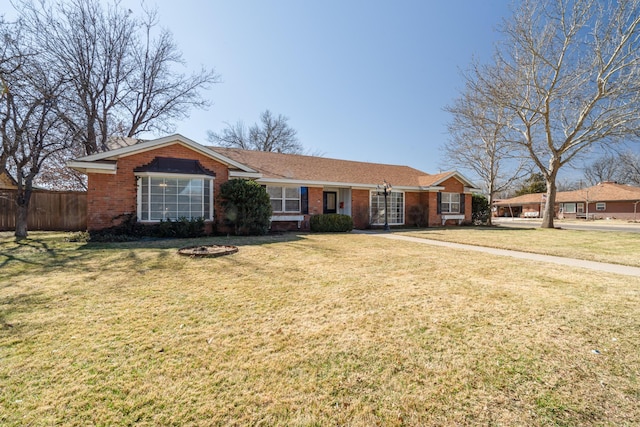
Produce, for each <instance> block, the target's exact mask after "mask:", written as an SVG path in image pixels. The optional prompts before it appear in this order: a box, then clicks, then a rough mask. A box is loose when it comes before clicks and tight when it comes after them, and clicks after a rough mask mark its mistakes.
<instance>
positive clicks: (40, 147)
mask: <svg viewBox="0 0 640 427" xmlns="http://www.w3.org/2000/svg"><path fill="white" fill-rule="evenodd" d="M29 41H31V40H30V39H29V38H26V37H25V38H24V39H23V40H22V41H20V43H22V44H24V46H25V47H24V51H25V52H35V53H37V49H36V47H34V46H28V45H27V43H29ZM15 59H16V60H17V61H18V62H19V63H17V64H16V65H15V66H14V67H13V69H14V72H13V73H12V74H11V81H10V82H9V83H7V90H6V91H5V92H4V98H5V102H4V105H5V106H6V109H3V111H2V139H3V141H10V142H11V144H12V146H13V149H12V150H11V151H10V152H8V154H7V166H8V170H9V171H10V172H12V174H13V175H14V177H15V180H16V184H17V194H16V205H17V210H16V229H15V236H16V238H18V239H22V238H25V237H27V218H28V213H29V204H30V201H31V194H32V191H33V184H34V181H35V179H36V177H37V176H38V174H39V173H40V170H41V168H42V166H43V164H44V163H45V162H46V161H47V159H48V158H49V157H50V156H52V155H53V154H55V153H57V152H60V151H62V150H65V149H66V148H68V147H69V145H70V144H71V141H72V140H73V138H72V135H71V134H70V133H69V128H68V127H67V126H65V124H64V121H63V120H62V115H61V109H60V108H59V105H58V99H59V97H60V96H61V94H62V93H63V92H64V90H65V89H66V87H67V86H66V76H64V75H63V74H61V73H59V70H57V69H55V68H51V67H50V66H49V64H47V63H43V62H41V61H40V57H39V55H31V54H29V55H23V56H18V57H16V58H15Z"/></svg>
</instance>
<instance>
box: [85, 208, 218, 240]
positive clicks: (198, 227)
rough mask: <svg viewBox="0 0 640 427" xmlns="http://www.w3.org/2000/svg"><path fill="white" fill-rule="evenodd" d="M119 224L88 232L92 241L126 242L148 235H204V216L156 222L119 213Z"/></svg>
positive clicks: (178, 237) (187, 236) (174, 236)
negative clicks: (146, 222) (148, 221)
mask: <svg viewBox="0 0 640 427" xmlns="http://www.w3.org/2000/svg"><path fill="white" fill-rule="evenodd" d="M114 219H122V222H120V224H118V225H115V226H113V227H109V228H103V229H102V230H94V231H91V232H89V234H90V236H91V237H90V241H92V242H128V241H133V240H139V239H142V238H148V237H158V238H167V237H171V238H177V239H183V238H190V237H201V236H204V235H205V229H204V218H184V217H183V218H178V219H176V220H173V221H172V220H171V219H167V220H161V221H160V222H159V223H156V224H143V223H140V222H138V219H137V218H136V216H135V215H132V214H127V215H120V216H118V217H116V218H114Z"/></svg>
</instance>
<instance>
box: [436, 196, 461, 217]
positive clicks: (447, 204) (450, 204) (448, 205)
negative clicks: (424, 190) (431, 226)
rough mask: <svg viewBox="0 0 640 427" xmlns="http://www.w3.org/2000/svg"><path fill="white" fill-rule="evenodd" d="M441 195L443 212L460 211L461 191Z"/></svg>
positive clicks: (441, 209)
mask: <svg viewBox="0 0 640 427" xmlns="http://www.w3.org/2000/svg"><path fill="white" fill-rule="evenodd" d="M441 197H442V199H441V202H440V211H441V212H442V213H460V193H442V196H441Z"/></svg>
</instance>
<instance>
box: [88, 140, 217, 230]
mask: <svg viewBox="0 0 640 427" xmlns="http://www.w3.org/2000/svg"><path fill="white" fill-rule="evenodd" d="M155 157H173V158H178V159H196V160H199V161H200V163H201V164H202V166H203V167H204V168H206V169H208V170H210V171H213V172H214V173H215V174H216V177H215V179H214V181H213V183H214V193H213V194H214V196H213V197H214V203H215V205H214V206H215V207H214V209H215V210H214V215H215V222H216V223H217V224H221V222H222V219H223V218H222V208H221V206H220V201H219V200H218V194H220V186H221V185H222V184H223V183H225V182H227V181H228V180H229V170H228V168H227V166H226V165H223V164H222V163H219V162H217V161H215V160H213V159H211V158H209V157H207V156H204V155H202V154H200V153H198V152H196V151H193V150H192V149H190V148H187V147H185V146H184V145H182V144H179V143H176V144H172V145H168V146H165V147H161V148H157V149H154V150H150V151H145V152H142V153H136V154H133V155H131V156H126V157H121V158H120V159H118V165H117V172H116V174H115V175H110V174H97V173H89V174H87V175H88V182H87V188H88V191H87V228H88V229H89V230H100V229H103V228H108V227H111V226H114V225H118V224H119V222H120V221H121V220H122V219H123V218H122V215H123V214H133V215H136V213H137V212H136V211H137V191H138V186H137V182H136V177H135V175H134V173H133V170H134V169H135V168H137V167H139V166H143V165H146V164H147V163H149V162H151V161H152V160H153V159H154V158H155Z"/></svg>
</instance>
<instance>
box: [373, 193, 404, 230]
mask: <svg viewBox="0 0 640 427" xmlns="http://www.w3.org/2000/svg"><path fill="white" fill-rule="evenodd" d="M400 202H401V203H400ZM405 202H406V198H405V194H404V191H395V190H393V191H391V192H390V193H389V194H388V195H387V203H388V205H389V215H388V221H389V225H404V223H405V217H406V216H405ZM369 215H370V216H369V217H370V218H371V225H384V194H379V193H378V191H375V190H372V191H371V192H370V193H369Z"/></svg>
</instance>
